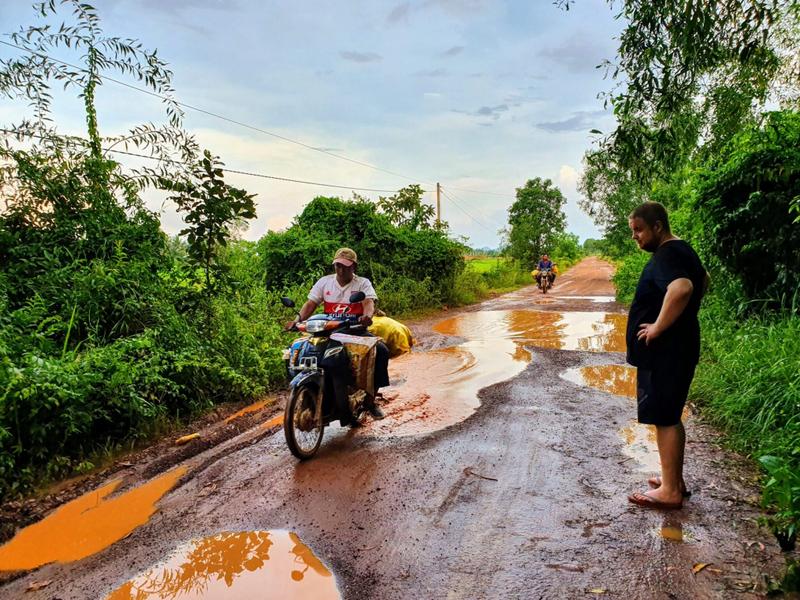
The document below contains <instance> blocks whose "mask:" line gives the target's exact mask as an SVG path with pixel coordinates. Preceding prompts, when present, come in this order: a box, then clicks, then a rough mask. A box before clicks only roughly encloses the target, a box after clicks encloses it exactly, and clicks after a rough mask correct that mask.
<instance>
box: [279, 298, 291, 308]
mask: <svg viewBox="0 0 800 600" xmlns="http://www.w3.org/2000/svg"><path fill="white" fill-rule="evenodd" d="M281 304H283V305H284V306H285V307H286V308H294V300H292V299H291V298H287V297H285V296H284V297H283V298H281Z"/></svg>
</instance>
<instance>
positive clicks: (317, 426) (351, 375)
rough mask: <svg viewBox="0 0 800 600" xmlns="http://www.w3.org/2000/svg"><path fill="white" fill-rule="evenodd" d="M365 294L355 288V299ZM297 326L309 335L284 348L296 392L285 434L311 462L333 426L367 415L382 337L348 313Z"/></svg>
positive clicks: (288, 407) (321, 316)
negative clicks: (327, 429) (368, 334)
mask: <svg viewBox="0 0 800 600" xmlns="http://www.w3.org/2000/svg"><path fill="white" fill-rule="evenodd" d="M364 298H365V295H364V292H355V293H353V294H352V295H351V296H350V303H351V304H354V303H357V302H361V301H363V300H364ZM281 303H282V304H283V305H284V306H286V307H287V308H294V306H295V304H294V302H293V301H292V300H291V299H290V298H281ZM292 330H293V331H300V332H303V333H305V334H306V335H305V336H303V337H301V338H299V339H297V340H295V341H294V342H292V344H291V346H290V347H289V348H287V349H286V350H284V355H283V358H284V362H285V364H286V370H287V373H288V375H289V378H290V380H291V382H290V384H289V385H290V387H291V394H290V396H289V401H288V402H287V403H286V408H285V409H284V417H283V432H284V435H285V437H286V444H287V445H288V446H289V450H290V451H291V453H292V454H293V455H294V456H296V457H297V458H299V459H301V460H306V459H309V458H311V457H312V456H314V454H316V453H317V450H319V447H320V445H321V444H322V436H323V433H324V431H325V427H326V426H327V425H330V424H331V423H332V422H333V421H336V420H339V421H340V423H341V424H342V425H345V424H348V423H350V422H352V421H353V420H355V421H358V422H361V421H362V420H363V419H364V418H365V416H366V412H367V408H366V406H365V403H366V400H367V397H368V396H367V395H368V394H373V395H374V389H372V386H373V377H372V373H373V371H374V367H375V350H374V347H375V345H376V344H377V343H378V338H376V337H366V336H359V335H358V334H359V333H363V332H364V331H365V330H366V327H365V326H364V325H362V324H360V323H358V317H357V316H355V315H347V314H332V315H324V314H318V315H313V316H311V317H309V318H308V320H306V321H303V322H300V323H297V324H296V325H295V326H294V327H293V328H292Z"/></svg>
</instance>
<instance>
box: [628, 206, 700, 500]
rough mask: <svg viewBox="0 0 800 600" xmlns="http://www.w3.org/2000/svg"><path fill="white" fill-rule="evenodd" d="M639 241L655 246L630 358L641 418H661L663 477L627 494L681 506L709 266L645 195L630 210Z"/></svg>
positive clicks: (632, 326)
mask: <svg viewBox="0 0 800 600" xmlns="http://www.w3.org/2000/svg"><path fill="white" fill-rule="evenodd" d="M628 225H629V226H630V228H631V232H632V233H633V239H634V240H636V243H637V244H638V245H639V248H641V249H642V250H645V251H647V252H651V253H652V254H653V256H652V258H651V259H650V261H649V262H648V263H647V265H646V266H645V268H644V270H643V271H642V275H641V277H640V278H639V284H638V285H637V286H636V294H635V296H634V299H633V303H632V304H631V308H630V312H629V314H628V328H627V332H626V343H627V347H628V353H627V361H628V362H629V363H630V364H632V365H633V366H635V367H637V370H636V392H637V399H638V418H639V423H646V424H649V425H655V426H656V441H657V443H658V454H659V457H660V459H661V477H653V478H651V479H650V480H649V482H648V483H649V484H650V486H651V487H652V488H653V489H651V490H649V491H645V492H636V493H634V494H631V495H630V496H628V500H629V501H631V502H633V503H634V504H638V505H639V506H644V507H646V508H662V509H670V508H681V507H682V506H683V498H684V496H688V495H689V493H688V492H687V490H686V483H685V482H684V479H683V454H684V448H685V445H686V433H685V431H684V428H683V423H682V422H681V413H682V412H683V406H684V404H685V403H686V397H687V395H688V393H689V386H690V385H691V383H692V377H694V370H695V367H696V366H697V362H698V360H699V359H700V324H699V322H698V320H697V312H698V310H699V309H700V300H701V299H702V297H703V294H704V293H705V291H706V289H707V287H708V281H709V279H708V273H706V270H705V269H704V268H703V265H702V263H701V262H700V258H699V257H698V256H697V253H696V252H695V251H694V250H693V249H692V247H691V246H689V244H687V243H686V242H685V241H683V240H681V239H679V238H677V237H675V236H674V235H672V232H671V231H670V227H669V219H668V218H667V211H666V209H665V208H664V207H663V206H662V205H661V204H659V203H658V202H645V203H644V204H642V205H641V206H639V207H638V208H637V209H636V210H634V211H633V212H632V213H631V215H630V217H629V218H628Z"/></svg>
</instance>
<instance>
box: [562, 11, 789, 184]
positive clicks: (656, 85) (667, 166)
mask: <svg viewBox="0 0 800 600" xmlns="http://www.w3.org/2000/svg"><path fill="white" fill-rule="evenodd" d="M556 3H557V4H560V5H561V6H562V7H564V6H565V7H568V6H569V4H570V3H571V0H558V1H557V2H556ZM608 3H609V5H611V6H612V7H618V10H617V18H619V19H622V20H624V22H626V23H627V25H626V26H625V28H624V29H623V31H622V34H621V35H620V38H619V39H620V43H619V48H618V51H617V58H616V60H615V61H613V62H612V61H606V62H605V63H604V65H602V66H605V67H606V70H607V73H608V74H609V75H610V76H611V78H612V80H613V81H614V82H615V85H614V87H613V88H612V89H611V90H610V91H608V92H607V93H605V94H603V95H602V96H603V97H604V100H605V103H606V105H609V104H610V105H611V107H612V108H613V111H614V116H615V117H616V119H617V126H616V129H615V131H613V132H612V133H610V134H608V135H606V136H605V137H604V138H602V139H601V140H600V143H599V149H600V150H601V151H602V152H605V153H608V154H609V156H610V157H611V162H613V163H614V164H616V165H617V166H618V167H619V169H620V170H621V171H623V172H626V173H628V174H629V175H630V177H631V178H632V179H633V180H634V181H636V182H639V183H644V184H648V183H650V182H651V181H652V180H653V179H654V178H657V177H660V176H664V175H669V174H670V173H671V172H672V171H674V170H675V169H676V168H678V167H680V166H681V165H682V164H685V162H686V161H687V159H689V158H690V157H691V156H692V155H693V153H694V152H695V151H696V150H697V149H698V146H700V145H702V146H705V149H706V150H707V151H709V152H714V151H716V150H718V149H719V148H720V147H721V145H722V144H724V143H725V142H726V141H727V140H728V139H730V137H731V136H733V135H735V134H736V132H738V131H739V130H740V129H741V128H742V127H744V126H747V125H748V124H750V123H752V122H753V121H754V120H755V119H757V117H758V114H759V111H760V109H761V107H763V106H764V105H765V104H766V103H767V102H768V101H769V100H777V101H780V102H782V103H783V105H784V106H787V107H796V106H797V103H798V81H800V79H799V78H798V59H797V55H798V50H800V36H797V24H798V20H799V19H800V4H799V3H798V2H797V1H796V0H752V1H751V0H718V1H716V2H687V1H686V0H664V1H663V2H651V1H649V0H608Z"/></svg>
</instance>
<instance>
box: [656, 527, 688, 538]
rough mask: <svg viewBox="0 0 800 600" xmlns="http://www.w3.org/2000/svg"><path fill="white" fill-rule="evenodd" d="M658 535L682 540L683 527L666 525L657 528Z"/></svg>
mask: <svg viewBox="0 0 800 600" xmlns="http://www.w3.org/2000/svg"><path fill="white" fill-rule="evenodd" d="M658 533H659V535H661V537H662V538H664V539H665V540H670V541H672V542H683V529H682V528H681V527H672V526H666V527H662V528H661V529H659V532H658Z"/></svg>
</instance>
